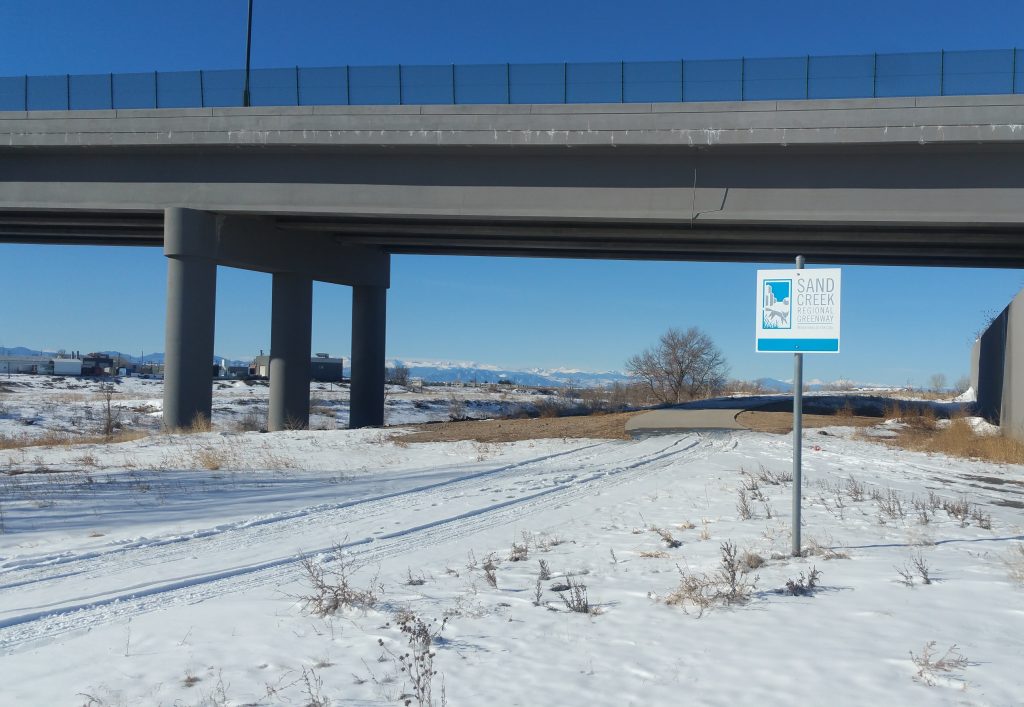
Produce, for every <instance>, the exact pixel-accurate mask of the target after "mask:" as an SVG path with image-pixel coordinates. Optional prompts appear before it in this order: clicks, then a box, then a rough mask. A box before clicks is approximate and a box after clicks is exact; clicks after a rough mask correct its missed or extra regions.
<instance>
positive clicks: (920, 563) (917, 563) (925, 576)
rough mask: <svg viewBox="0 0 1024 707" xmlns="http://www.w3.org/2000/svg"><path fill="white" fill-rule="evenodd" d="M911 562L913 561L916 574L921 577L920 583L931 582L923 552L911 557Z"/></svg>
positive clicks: (929, 571)
mask: <svg viewBox="0 0 1024 707" xmlns="http://www.w3.org/2000/svg"><path fill="white" fill-rule="evenodd" d="M911 562H912V563H913V565H914V569H915V570H916V571H917V574H918V576H919V577H920V578H921V584H931V583H932V579H931V570H930V568H929V567H928V561H927V560H925V559H924V554H922V553H921V552H918V553H917V554H915V555H914V556H913V557H912V558H911Z"/></svg>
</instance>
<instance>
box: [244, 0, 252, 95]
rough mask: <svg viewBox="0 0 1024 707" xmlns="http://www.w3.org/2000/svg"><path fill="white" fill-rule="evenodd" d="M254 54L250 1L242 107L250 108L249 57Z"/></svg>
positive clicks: (250, 6) (250, 3) (250, 1)
mask: <svg viewBox="0 0 1024 707" xmlns="http://www.w3.org/2000/svg"><path fill="white" fill-rule="evenodd" d="M251 53H252V0H249V25H248V28H247V29H246V31H245V88H244V89H242V105H243V106H245V107H246V108H248V107H249V57H250V55H251Z"/></svg>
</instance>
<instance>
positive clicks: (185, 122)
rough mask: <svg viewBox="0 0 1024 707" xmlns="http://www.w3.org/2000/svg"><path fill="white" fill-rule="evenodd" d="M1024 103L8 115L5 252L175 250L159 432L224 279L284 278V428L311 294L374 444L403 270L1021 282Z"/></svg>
mask: <svg viewBox="0 0 1024 707" xmlns="http://www.w3.org/2000/svg"><path fill="white" fill-rule="evenodd" d="M1022 158H1024V96H1021V95H998V96H967V97H930V98H885V99H851V100H795V101H736V102H719V103H631V104H576V105H541V104H536V105H478V106H469V105H420V106H416V105H401V106H376V107H366V106H363V107H360V106H342V107H326V106H302V107H284V108H267V107H260V108H193V109H158V110H120V109H119V110H98V111H71V112H68V111H53V112H49V111H30V112H13V113H12V112H8V113H0V242H9V243H48V244H96V245H136V246H151V247H162V248H163V249H164V254H165V255H166V256H167V258H168V261H167V262H168V302H167V332H166V336H167V340H166V347H165V351H166V392H165V407H164V410H165V423H166V424H167V425H168V426H171V427H176V426H184V425H187V424H189V422H190V421H191V420H192V418H193V417H194V416H195V415H196V414H201V415H209V412H210V404H211V390H210V385H209V375H210V373H209V371H210V362H211V360H212V357H213V334H214V300H215V290H216V268H217V266H218V265H225V266H230V267H239V268H247V269H251V270H258V271H262V272H268V273H272V274H273V305H272V309H273V311H272V313H271V320H272V331H271V338H272V341H271V359H272V360H271V401H270V426H271V429H281V428H283V427H284V426H286V425H287V424H289V423H291V424H298V425H302V424H304V423H305V422H306V421H307V420H308V403H309V399H308V396H309V392H308V357H309V351H310V328H311V302H312V281H313V280H322V281H326V282H332V283H337V284H343V285H349V286H352V287H353V317H352V328H353V331H352V347H353V350H352V358H353V362H352V377H353V381H352V415H351V424H352V426H366V425H378V424H382V422H383V404H384V400H383V386H382V380H383V377H384V332H385V312H386V291H387V288H388V286H389V284H390V273H389V262H390V256H391V254H406V253H415V254H444V255H493V256H519V257H522V256H536V257H559V258H619V259H658V260H705V261H754V262H765V261H778V262H786V261H790V260H791V258H792V257H793V256H794V255H796V254H803V255H805V256H806V257H807V258H808V259H809V260H810V261H811V262H818V263H824V262H827V263H850V264H873V265H930V266H958V267H959V266H969V267H1022V266H1024V159H1022Z"/></svg>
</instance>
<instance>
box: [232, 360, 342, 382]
mask: <svg viewBox="0 0 1024 707" xmlns="http://www.w3.org/2000/svg"><path fill="white" fill-rule="evenodd" d="M249 370H250V374H251V375H253V376H256V377H257V378H269V377H270V356H257V357H256V358H255V359H253V362H252V366H250V369H249ZM344 375H345V359H343V358H331V355H330V354H326V353H318V354H316V355H315V356H313V358H311V359H310V360H309V377H310V379H312V380H315V381H321V382H324V383H328V382H331V383H339V382H341V381H342V380H343V379H344Z"/></svg>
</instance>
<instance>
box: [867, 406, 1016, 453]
mask: <svg viewBox="0 0 1024 707" xmlns="http://www.w3.org/2000/svg"><path fill="white" fill-rule="evenodd" d="M903 420H904V422H906V423H907V424H908V427H907V428H906V429H904V430H903V431H902V432H901V433H900V434H899V436H897V437H894V438H890V439H887V440H885V441H886V443H888V444H892V445H895V446H898V447H902V448H903V449H910V450H913V451H916V452H938V453H940V454H947V455H949V456H951V457H960V458H962V459H981V460H984V461H990V462H997V463H1000V464H1024V442H1021V441H1019V440H1016V439H1013V438H1012V437H1005V436H1003V435H990V436H982V435H978V434H976V433H975V432H974V430H973V429H971V426H970V425H969V424H968V423H967V420H965V419H964V418H963V417H954V418H952V419H951V420H950V424H949V425H948V426H947V427H936V426H935V424H934V423H935V420H934V415H933V416H932V417H931V419H930V420H929V416H928V415H920V416H916V417H910V418H907V417H904V418H903Z"/></svg>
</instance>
